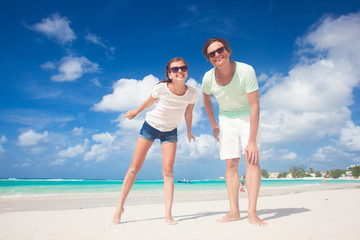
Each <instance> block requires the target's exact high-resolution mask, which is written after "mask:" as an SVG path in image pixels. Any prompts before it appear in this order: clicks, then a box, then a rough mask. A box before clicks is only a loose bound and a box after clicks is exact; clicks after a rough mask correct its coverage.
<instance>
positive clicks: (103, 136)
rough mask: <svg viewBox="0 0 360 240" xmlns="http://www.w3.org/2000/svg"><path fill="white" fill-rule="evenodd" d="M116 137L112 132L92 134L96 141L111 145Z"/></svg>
mask: <svg viewBox="0 0 360 240" xmlns="http://www.w3.org/2000/svg"><path fill="white" fill-rule="evenodd" d="M115 138H116V137H114V136H112V135H111V134H110V133H108V132H106V133H100V134H94V135H93V136H92V139H93V140H94V141H95V142H99V143H101V144H103V145H111V144H112V143H113V142H114V140H115Z"/></svg>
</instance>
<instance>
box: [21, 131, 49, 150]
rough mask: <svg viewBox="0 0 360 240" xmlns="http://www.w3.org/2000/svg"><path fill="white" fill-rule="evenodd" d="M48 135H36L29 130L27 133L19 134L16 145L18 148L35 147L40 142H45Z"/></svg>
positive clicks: (46, 132) (46, 133)
mask: <svg viewBox="0 0 360 240" xmlns="http://www.w3.org/2000/svg"><path fill="white" fill-rule="evenodd" d="M48 134H49V133H48V131H44V132H43V133H37V132H34V131H33V130H32V129H30V130H29V131H27V132H23V133H22V134H20V136H19V137H18V144H19V145H20V146H36V145H38V144H39V143H40V142H47V141H48Z"/></svg>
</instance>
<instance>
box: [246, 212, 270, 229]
mask: <svg viewBox="0 0 360 240" xmlns="http://www.w3.org/2000/svg"><path fill="white" fill-rule="evenodd" d="M248 222H249V223H251V224H253V225H255V226H266V225H267V222H264V221H263V220H261V219H260V218H259V217H258V216H257V215H256V214H255V215H249V216H248Z"/></svg>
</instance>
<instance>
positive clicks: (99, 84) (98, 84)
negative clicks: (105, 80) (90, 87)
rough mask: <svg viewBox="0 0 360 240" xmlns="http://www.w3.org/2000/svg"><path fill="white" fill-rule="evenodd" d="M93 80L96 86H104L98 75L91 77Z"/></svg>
mask: <svg viewBox="0 0 360 240" xmlns="http://www.w3.org/2000/svg"><path fill="white" fill-rule="evenodd" d="M91 81H92V82H93V83H94V85H95V86H97V87H102V85H101V83H100V81H99V79H98V78H97V77H96V78H93V79H91Z"/></svg>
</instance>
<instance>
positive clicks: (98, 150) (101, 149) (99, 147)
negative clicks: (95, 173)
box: [84, 132, 119, 162]
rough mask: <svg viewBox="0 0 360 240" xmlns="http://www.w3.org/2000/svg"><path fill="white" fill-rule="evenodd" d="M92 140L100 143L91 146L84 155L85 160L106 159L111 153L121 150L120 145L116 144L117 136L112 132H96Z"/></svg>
mask: <svg viewBox="0 0 360 240" xmlns="http://www.w3.org/2000/svg"><path fill="white" fill-rule="evenodd" d="M92 140H93V141H95V142H99V143H100V144H94V145H92V146H91V148H90V151H88V152H86V153H85V155H84V161H90V160H95V161H97V162H99V161H103V160H106V159H107V158H109V156H110V154H112V153H113V152H114V151H117V150H119V146H118V145H117V144H116V142H115V140H116V136H113V135H111V134H110V133H108V132H106V133H100V134H94V135H93V136H92Z"/></svg>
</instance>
